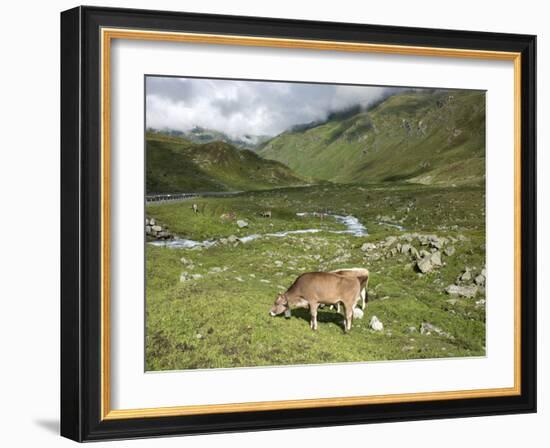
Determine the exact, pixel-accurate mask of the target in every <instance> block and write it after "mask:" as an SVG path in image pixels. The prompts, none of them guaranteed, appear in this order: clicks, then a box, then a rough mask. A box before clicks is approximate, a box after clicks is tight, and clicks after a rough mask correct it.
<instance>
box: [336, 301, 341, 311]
mask: <svg viewBox="0 0 550 448" xmlns="http://www.w3.org/2000/svg"><path fill="white" fill-rule="evenodd" d="M336 312H337V313H340V302H337V303H336Z"/></svg>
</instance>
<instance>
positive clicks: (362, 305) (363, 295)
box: [361, 289, 367, 310]
mask: <svg viewBox="0 0 550 448" xmlns="http://www.w3.org/2000/svg"><path fill="white" fill-rule="evenodd" d="M366 295H367V290H366V289H362V290H361V309H362V310H364V309H365V297H366Z"/></svg>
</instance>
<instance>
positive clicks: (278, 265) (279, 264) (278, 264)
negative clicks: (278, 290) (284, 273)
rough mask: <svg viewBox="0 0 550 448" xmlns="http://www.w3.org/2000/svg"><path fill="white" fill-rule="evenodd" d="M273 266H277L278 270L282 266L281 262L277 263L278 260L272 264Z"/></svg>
mask: <svg viewBox="0 0 550 448" xmlns="http://www.w3.org/2000/svg"><path fill="white" fill-rule="evenodd" d="M273 263H274V264H275V266H277V267H278V268H280V267H281V266H282V265H283V262H282V261H279V260H276V261H274V262H273Z"/></svg>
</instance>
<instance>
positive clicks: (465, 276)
mask: <svg viewBox="0 0 550 448" xmlns="http://www.w3.org/2000/svg"><path fill="white" fill-rule="evenodd" d="M459 280H460V281H462V282H469V281H470V280H472V273H471V272H470V270H469V269H468V268H466V269H465V270H464V272H463V273H462V274H461V275H460V277H459Z"/></svg>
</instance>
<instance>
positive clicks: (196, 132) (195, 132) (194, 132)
mask: <svg viewBox="0 0 550 448" xmlns="http://www.w3.org/2000/svg"><path fill="white" fill-rule="evenodd" d="M148 131H150V132H152V133H158V132H160V133H162V134H165V135H168V136H171V137H180V138H183V139H185V140H189V141H190V142H193V143H201V144H204V143H211V142H225V143H229V144H230V145H233V146H237V147H238V148H243V149H250V150H255V149H256V148H257V147H258V146H260V145H261V144H262V143H264V142H265V141H267V140H268V139H269V138H270V137H269V136H267V135H252V134H250V135H248V134H247V135H243V136H242V137H241V138H232V137H230V136H229V135H227V134H224V133H223V132H220V131H216V130H214V129H205V128H201V127H199V126H197V127H194V128H193V129H191V130H189V131H187V132H182V131H177V130H173V129H167V130H161V131H159V130H156V129H152V128H151V129H148Z"/></svg>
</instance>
